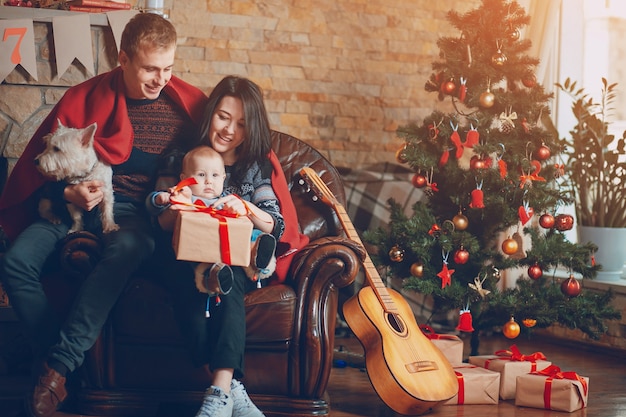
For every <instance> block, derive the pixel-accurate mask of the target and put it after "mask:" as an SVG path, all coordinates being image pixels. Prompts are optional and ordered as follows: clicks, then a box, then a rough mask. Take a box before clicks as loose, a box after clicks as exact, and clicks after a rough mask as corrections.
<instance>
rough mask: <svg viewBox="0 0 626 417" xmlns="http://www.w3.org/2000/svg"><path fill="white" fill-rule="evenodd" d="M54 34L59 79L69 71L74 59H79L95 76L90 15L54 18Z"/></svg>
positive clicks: (82, 14) (77, 14) (81, 14)
mask: <svg viewBox="0 0 626 417" xmlns="http://www.w3.org/2000/svg"><path fill="white" fill-rule="evenodd" d="M52 34H53V36H54V52H55V55H56V64H57V76H58V77H59V78H61V76H62V75H63V74H64V73H65V71H67V69H68V68H69V66H70V65H71V64H72V62H73V61H74V58H76V59H78V60H79V61H80V62H81V63H82V64H83V65H84V66H85V69H86V70H87V71H88V72H89V73H90V74H92V75H95V73H96V71H95V67H94V61H93V51H92V46H91V23H90V18H89V13H76V15H75V16H62V17H53V18H52Z"/></svg>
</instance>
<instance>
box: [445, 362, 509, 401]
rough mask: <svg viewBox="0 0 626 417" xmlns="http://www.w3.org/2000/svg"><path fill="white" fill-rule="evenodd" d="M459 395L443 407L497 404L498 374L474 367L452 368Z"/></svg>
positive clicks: (460, 366)
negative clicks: (457, 382)
mask: <svg viewBox="0 0 626 417" xmlns="http://www.w3.org/2000/svg"><path fill="white" fill-rule="evenodd" d="M454 373H455V374H456V377H457V380H458V381H459V393H458V394H457V395H455V396H454V397H452V398H451V399H449V400H448V401H446V402H445V403H444V405H463V404H498V395H499V392H500V373H499V372H494V371H490V370H488V369H485V368H481V367H478V366H474V365H457V366H454Z"/></svg>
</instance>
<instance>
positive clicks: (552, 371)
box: [531, 365, 587, 410]
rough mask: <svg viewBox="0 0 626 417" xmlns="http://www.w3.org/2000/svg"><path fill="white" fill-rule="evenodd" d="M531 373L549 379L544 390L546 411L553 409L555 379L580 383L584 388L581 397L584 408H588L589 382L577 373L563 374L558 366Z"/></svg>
mask: <svg viewBox="0 0 626 417" xmlns="http://www.w3.org/2000/svg"><path fill="white" fill-rule="evenodd" d="M531 373H532V374H533V375H544V376H547V377H548V378H547V379H546V382H545V386H544V388H543V408H545V409H546V410H550V409H551V404H550V398H551V397H552V381H553V380H555V379H569V380H571V381H579V382H580V383H581V384H582V386H583V395H582V396H581V399H582V402H583V407H586V402H585V397H586V396H587V381H585V380H584V379H583V378H582V377H580V376H578V374H577V373H576V372H572V371H568V372H561V368H559V367H558V366H556V365H550V366H548V367H547V368H545V369H542V370H540V371H536V372H531Z"/></svg>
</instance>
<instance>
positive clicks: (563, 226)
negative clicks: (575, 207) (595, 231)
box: [554, 214, 574, 232]
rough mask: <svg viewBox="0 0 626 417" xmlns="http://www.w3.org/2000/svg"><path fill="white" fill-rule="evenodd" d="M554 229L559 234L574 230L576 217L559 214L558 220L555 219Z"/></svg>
mask: <svg viewBox="0 0 626 417" xmlns="http://www.w3.org/2000/svg"><path fill="white" fill-rule="evenodd" d="M554 227H555V228H556V230H558V231H559V232H564V231H566V230H572V227H574V217H572V216H571V215H570V214H559V215H558V216H556V219H554Z"/></svg>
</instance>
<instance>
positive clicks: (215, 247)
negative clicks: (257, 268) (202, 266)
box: [172, 211, 252, 266]
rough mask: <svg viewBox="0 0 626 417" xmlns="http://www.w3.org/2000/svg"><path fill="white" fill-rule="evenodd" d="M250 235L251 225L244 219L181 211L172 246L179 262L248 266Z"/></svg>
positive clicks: (248, 220)
mask: <svg viewBox="0 0 626 417" xmlns="http://www.w3.org/2000/svg"><path fill="white" fill-rule="evenodd" d="M251 236H252V222H251V221H250V219H248V218H247V217H237V218H234V217H224V216H220V215H213V214H210V213H207V212H202V211H180V212H179V213H178V216H177V218H176V225H175V228H174V235H173V238H172V246H173V247H174V251H175V252H176V259H178V260H185V261H194V262H208V263H214V262H222V263H226V264H229V265H238V266H248V265H249V264H250V238H251ZM229 257H230V259H228V258H229Z"/></svg>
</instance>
